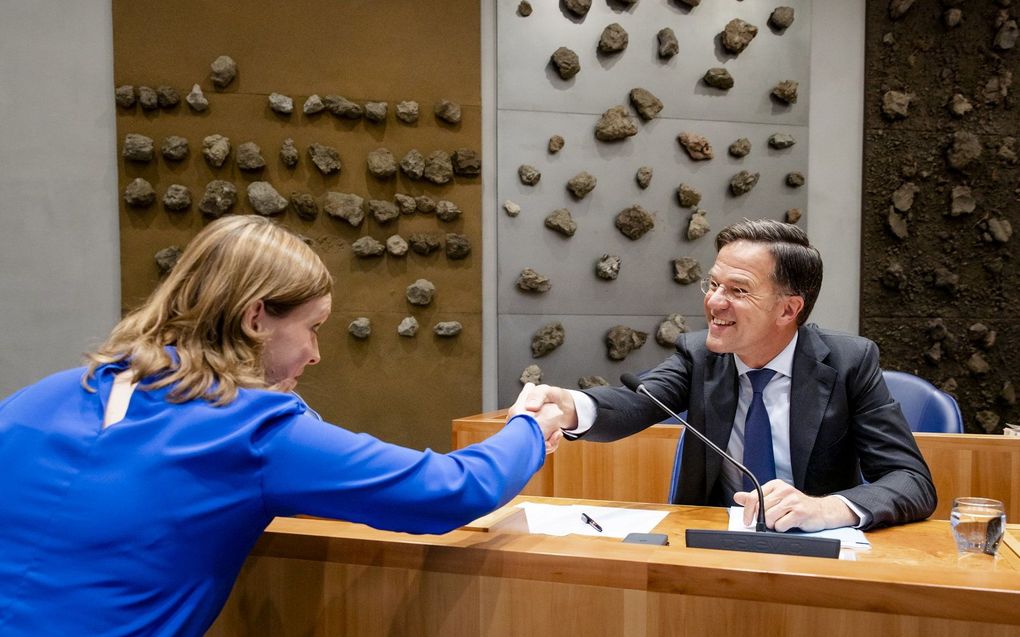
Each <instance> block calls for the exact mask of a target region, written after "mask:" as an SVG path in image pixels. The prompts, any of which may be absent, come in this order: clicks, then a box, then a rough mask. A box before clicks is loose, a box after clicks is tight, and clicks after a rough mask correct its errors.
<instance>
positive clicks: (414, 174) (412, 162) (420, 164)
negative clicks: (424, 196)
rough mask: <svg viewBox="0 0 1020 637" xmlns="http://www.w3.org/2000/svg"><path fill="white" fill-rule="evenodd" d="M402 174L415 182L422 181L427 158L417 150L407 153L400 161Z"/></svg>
mask: <svg viewBox="0 0 1020 637" xmlns="http://www.w3.org/2000/svg"><path fill="white" fill-rule="evenodd" d="M451 169H452V167H451ZM400 172H402V173H404V175H405V176H407V177H409V178H411V179H415V180H418V179H421V177H422V175H424V174H425V157H424V156H423V155H422V154H421V153H420V152H418V149H417V148H412V149H411V150H409V151H407V154H405V155H404V156H403V157H402V158H401V159H400Z"/></svg>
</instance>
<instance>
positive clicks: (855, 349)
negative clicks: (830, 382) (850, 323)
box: [798, 323, 878, 357]
mask: <svg viewBox="0 0 1020 637" xmlns="http://www.w3.org/2000/svg"><path fill="white" fill-rule="evenodd" d="M800 341H801V342H803V347H810V346H813V345H815V344H816V343H819V342H820V343H823V344H824V345H825V347H826V348H828V350H829V352H830V353H831V354H832V355H834V356H837V357H842V356H855V357H859V356H862V355H863V354H864V353H865V352H867V351H869V350H874V351H876V352H877V350H878V348H877V346H876V345H875V343H874V342H873V341H872V340H870V339H868V338H865V337H863V336H858V335H856V334H850V333H848V332H841V331H839V330H830V329H826V328H823V327H819V326H818V325H817V324H815V323H808V324H806V325H804V326H803V327H801V328H800ZM800 347H802V346H801V344H800V342H799V343H798V348H800Z"/></svg>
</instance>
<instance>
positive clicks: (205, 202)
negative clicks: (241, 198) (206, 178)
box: [198, 179, 237, 219]
mask: <svg viewBox="0 0 1020 637" xmlns="http://www.w3.org/2000/svg"><path fill="white" fill-rule="evenodd" d="M236 203H237V186H235V185H234V184H232V183H230V182H229V181H223V180H222V179H214V180H212V181H210V182H209V183H208V184H206V186H205V194H203V195H202V200H201V201H199V202H198V209H199V210H200V211H201V212H202V214H203V215H205V216H207V217H211V218H213V219H216V218H219V217H222V216H223V215H224V214H225V213H227V212H229V211H230V209H231V208H233V207H234V204H236Z"/></svg>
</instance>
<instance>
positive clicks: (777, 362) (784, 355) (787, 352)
mask: <svg viewBox="0 0 1020 637" xmlns="http://www.w3.org/2000/svg"><path fill="white" fill-rule="evenodd" d="M799 337H800V330H797V331H796V332H794V334H793V338H792V339H790V342H789V343H788V344H787V345H786V347H785V348H783V351H781V352H779V354H777V355H776V357H775V358H773V359H772V360H770V361H769V362H767V363H765V365H764V366H763V367H762V369H771V370H774V371H775V372H776V373H778V374H782V375H783V376H786V377H788V378H793V352H794V350H796V349H797V339H798V338H799ZM733 360H734V361H736V363H737V375H738V376H743V375H744V374H746V373H747V372H748V370H750V369H753V368H752V367H749V366H748V365H747V364H746V363H745V362H744V361H742V360H740V357H739V356H737V355H736V354H734V355H733Z"/></svg>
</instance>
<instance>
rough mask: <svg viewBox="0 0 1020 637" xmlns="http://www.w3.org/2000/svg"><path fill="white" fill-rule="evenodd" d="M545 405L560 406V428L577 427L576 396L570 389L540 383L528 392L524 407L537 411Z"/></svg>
mask: <svg viewBox="0 0 1020 637" xmlns="http://www.w3.org/2000/svg"><path fill="white" fill-rule="evenodd" d="M543 405H555V406H556V407H558V408H559V410H560V412H561V413H560V414H559V415H558V417H557V419H556V421H555V424H556V426H557V427H558V428H559V429H564V430H567V431H570V430H571V429H577V411H576V410H575V409H574V397H573V396H571V395H570V392H569V391H567V390H566V389H563V388H562V387H553V386H552V385H538V386H537V387H535V388H534V389H532V390H531V391H530V392H528V394H527V397H526V398H525V400H524V408H525V409H526V410H528V411H530V412H533V413H536V412H539V411H541V410H542V406H543ZM557 442H558V441H557Z"/></svg>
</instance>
